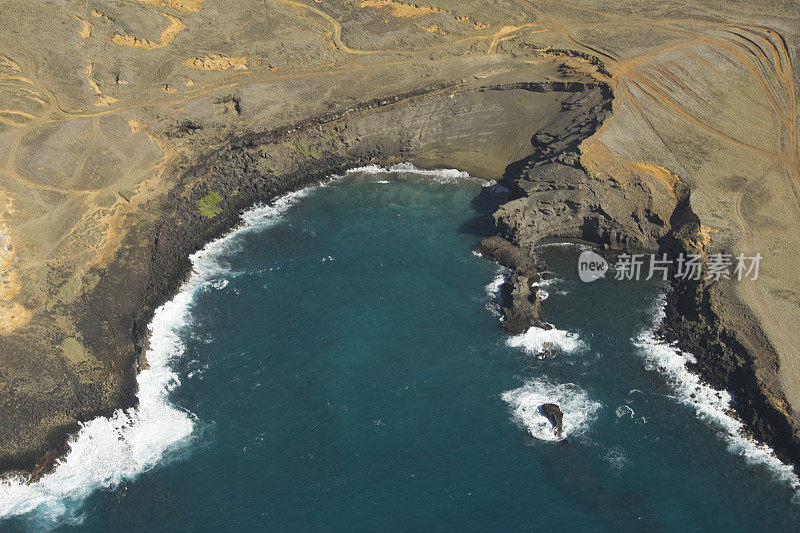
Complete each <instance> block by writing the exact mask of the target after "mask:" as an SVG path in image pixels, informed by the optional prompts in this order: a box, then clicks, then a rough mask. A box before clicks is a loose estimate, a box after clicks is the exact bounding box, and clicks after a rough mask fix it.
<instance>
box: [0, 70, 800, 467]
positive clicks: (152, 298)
mask: <svg viewBox="0 0 800 533" xmlns="http://www.w3.org/2000/svg"><path fill="white" fill-rule="evenodd" d="M507 90H516V91H542V92H547V91H555V92H559V91H564V92H565V93H567V94H568V95H569V94H576V93H582V92H586V91H592V90H599V91H600V93H601V95H602V97H601V98H599V100H600V103H599V104H598V103H597V102H593V103H592V104H591V105H594V113H589V114H588V115H589V120H588V121H587V120H584V121H583V122H579V123H578V124H577V126H575V124H570V127H572V129H571V130H568V131H564V132H561V133H562V134H561V135H559V136H557V138H556V139H554V140H550V141H549V142H542V143H540V144H539V145H536V144H534V152H533V153H532V154H530V155H529V156H528V157H525V158H523V159H522V160H520V161H517V162H515V163H513V164H512V165H509V167H508V169H507V172H506V175H505V176H504V179H503V180H501V183H502V184H504V185H507V186H509V187H510V188H511V189H512V191H514V192H515V197H516V198H514V199H513V200H512V201H511V202H514V201H516V200H520V199H522V198H524V197H527V196H530V197H531V198H533V199H534V200H533V201H539V200H536V198H538V197H539V196H537V195H540V196H541V194H547V193H549V192H550V191H551V190H552V189H548V190H546V191H541V190H536V189H535V187H536V185H537V184H539V183H541V181H539V180H537V179H536V176H537V175H539V176H541V175H542V174H543V172H542V167H543V166H544V165H543V164H541V162H542V161H545V162H546V164H547V165H552V166H551V167H549V168H547V170H548V171H553V170H555V171H556V172H557V173H561V174H560V176H561V177H562V178H563V179H564V181H567V180H569V179H574V178H576V177H578V178H579V179H581V180H583V183H584V184H585V187H586V188H589V189H591V188H592V187H596V188H598V189H597V190H596V191H595V192H598V191H599V193H600V194H608V197H609V198H612V203H613V202H617V201H618V199H617V200H614V196H613V195H614V194H615V193H614V192H613V191H608V190H605V189H602V187H604V186H603V185H602V184H600V185H598V184H593V183H591V182H590V181H589V180H588V175H587V174H586V172H585V170H584V169H583V168H582V167H581V166H580V163H579V162H578V161H576V160H575V159H574V158H575V157H578V158H579V155H578V153H577V146H578V144H579V143H580V142H581V141H583V140H584V139H586V138H588V137H590V136H591V135H593V134H594V133H595V132H596V131H597V129H598V128H599V127H600V125H601V124H602V123H603V120H604V119H605V118H606V117H607V116H608V114H609V113H610V101H611V100H610V98H611V97H610V89H608V88H607V87H606V86H605V85H603V84H600V83H586V82H573V83H572V84H569V83H560V82H559V83H549V84H548V83H547V82H544V83H533V84H531V83H521V82H517V83H513V84H506V85H500V84H494V85H485V86H481V87H479V88H470V87H464V86H458V87H456V86H454V85H442V84H439V85H435V86H432V87H430V88H428V89H426V90H421V91H414V92H412V93H408V94H405V95H399V96H396V97H394V98H393V99H389V100H387V99H378V100H373V101H370V102H367V103H364V104H362V105H360V106H356V107H355V108H352V109H350V110H348V111H346V112H343V113H336V114H332V115H329V116H327V117H321V118H318V119H311V120H307V121H304V122H301V123H298V124H296V125H294V126H285V127H282V128H279V129H277V130H274V131H269V132H263V133H251V134H247V135H243V136H241V137H238V138H236V139H234V140H232V141H230V142H228V143H227V144H226V146H224V147H223V148H220V149H218V150H216V151H214V152H213V153H212V154H210V155H208V156H206V157H204V158H202V159H201V160H200V161H198V162H197V163H195V164H194V165H192V166H190V167H187V168H185V169H184V171H183V178H181V179H180V180H179V184H178V186H176V188H175V189H174V190H173V191H172V192H171V193H170V194H169V197H168V198H167V199H166V200H165V201H164V202H163V203H162V209H163V210H164V213H163V214H162V215H161V216H160V217H159V220H158V222H157V223H156V224H155V226H154V227H153V228H142V231H143V233H142V234H137V233H135V232H134V233H133V234H132V235H130V236H129V237H128V239H133V240H136V239H140V238H142V237H143V235H146V234H147V230H148V229H152V230H153V235H155V237H154V238H153V239H152V240H151V241H150V242H151V243H152V245H151V247H150V256H149V261H148V264H147V265H145V268H146V269H147V271H148V275H147V280H146V282H145V283H144V284H143V286H140V287H139V288H138V289H137V290H136V291H132V294H138V299H137V302H136V309H135V311H134V313H133V314H132V315H131V316H132V318H131V321H130V329H128V330H127V332H128V333H127V334H126V333H125V331H124V330H125V328H122V329H123V333H122V336H123V337H125V336H126V335H127V339H128V342H130V343H132V345H133V347H134V349H133V350H132V351H130V352H129V354H128V356H127V358H126V359H123V362H122V365H121V367H120V368H127V369H129V370H127V371H126V372H127V374H126V375H127V376H128V378H130V379H128V386H127V387H126V388H125V390H123V391H122V392H121V394H120V396H119V398H118V400H119V401H117V402H116V406H115V407H114V408H113V410H112V411H111V412H107V411H100V412H98V413H95V416H109V415H111V414H112V413H113V412H114V411H115V410H116V409H119V408H123V409H124V408H129V407H133V406H134V405H136V403H137V402H136V398H137V397H136V386H135V381H136V376H138V374H139V371H140V370H142V369H143V368H144V366H145V365H144V364H143V363H144V361H143V355H144V354H145V352H146V349H147V344H148V342H149V333H148V325H149V324H150V322H151V320H152V317H153V314H154V312H155V310H156V309H157V308H158V307H159V306H161V305H163V303H165V302H166V301H168V300H169V299H170V297H174V295H175V294H176V291H177V290H178V289H179V287H181V286H182V285H183V283H184V282H185V281H186V279H187V276H188V275H190V274H191V271H192V266H191V262H190V258H189V256H190V254H191V253H194V251H196V250H199V249H202V248H203V246H205V244H207V243H209V242H211V241H213V240H215V239H218V238H219V237H221V236H223V235H225V234H227V233H229V232H230V231H231V230H232V229H234V228H235V226H236V224H237V223H238V221H239V220H240V215H241V212H242V210H244V209H247V208H248V206H254V205H256V204H257V203H259V202H270V201H274V200H275V199H277V198H279V197H281V196H282V195H284V194H288V193H291V192H294V191H297V190H300V189H303V188H306V187H308V186H312V185H313V184H315V183H319V182H321V181H322V180H324V179H325V178H326V177H327V176H329V175H331V174H338V173H341V172H343V171H344V170H346V169H347V168H351V167H354V166H361V165H368V164H379V165H387V166H388V165H389V164H391V163H394V162H398V161H402V160H406V159H412V160H413V159H414V150H413V149H408V150H403V149H402V148H403V147H404V146H403V144H404V143H395V144H394V148H393V149H390V148H388V146H389V145H390V144H391V143H389V142H386V139H389V138H390V137H391V136H392V135H386V136H385V137H384V139H379V140H378V141H372V142H369V143H363V142H362V141H363V138H361V136H360V135H359V133H362V132H363V131H365V129H368V128H367V126H365V125H364V124H363V122H365V121H366V122H369V121H370V118H369V117H368V116H367V117H365V116H364V115H369V114H370V113H375V112H383V111H389V112H391V111H392V110H393V109H397V108H398V107H399V108H403V106H406V105H408V106H413V105H417V104H419V103H420V102H422V103H424V102H425V101H426V100H429V99H436V98H447V97H448V94H449V93H450V92H455V93H457V94H465V93H469V94H477V93H479V92H484V93H485V92H486V91H491V92H492V93H495V92H497V93H500V92H502V91H507ZM603 93H605V94H603ZM562 113H563V112H562ZM351 117H352V122H358V121H361V122H362V123H361V124H356V125H353V124H352V122H350V121H351ZM584 118H585V117H584ZM354 131H355V132H354ZM326 135H330V136H331V137H332V139H330V146H328V147H327V151H324V152H321V153H319V154H313V157H305V156H304V155H303V154H301V156H302V157H298V156H297V154H296V153H295V152H296V151H297V150H298V148H297V144H298V143H301V144H302V143H304V142H306V141H307V140H308V139H309V138H310V139H311V140H314V139H320V138H323V142H327V141H324V138H325V136H326ZM264 147H266V148H264ZM293 147H294V149H293ZM353 147H356V148H355V149H353ZM259 150H266V151H267V153H268V154H269V157H263V158H261V154H260V153H259ZM417 151H419V152H424V150H422V149H420V148H419V147H417ZM254 153H255V154H257V155H255V156H254V155H253V154H254ZM286 154H289V155H286ZM544 154H547V155H546V156H545V155H544ZM281 157H282V158H283V159H282V161H280V162H279V164H278V166H280V164H283V165H284V167H285V168H286V169H287V170H289V171H287V172H285V173H278V172H276V173H274V174H266V175H265V174H264V173H263V172H262V171H260V170H259V169H255V168H254V165H255V163H256V162H257V161H258V160H259V158H261V159H275V158H278V159H280V158H281ZM520 163H521V164H520ZM515 165H516V166H515ZM454 166H455V165H454ZM456 168H458V167H456ZM537 173H538V174H537ZM265 177H266V178H268V179H265ZM242 187H246V188H245V189H244V190H242V189H241V188H242ZM217 189H220V190H221V192H222V194H223V198H224V199H225V207H224V210H223V211H222V213H220V215H218V216H215V217H213V218H209V219H207V220H205V219H203V217H202V216H200V215H199V214H198V213H197V210H196V202H197V201H198V199H200V198H202V197H204V196H205V195H206V194H207V193H208V191H211V190H217ZM578 190H581V189H578ZM187 193H188V194H187ZM522 194H524V195H526V196H522ZM565 194H566V196H564V197H555V198H553V197H548V198H547V201H548V202H550V203H553V202H564V200H565V199H570V198H569V193H565ZM511 202H509V203H511ZM636 202H640V203H641V200H640V199H634V200H633V202H632V203H636ZM578 205H579V206H580V207H579V208H578V211H577V213H578V214H580V215H582V214H584V211H581V210H582V209H584V208H587V207H586V202H585V201H584V200H583V199H579V201H578ZM677 207H678V206H675V208H676V210H677ZM517 208H518V209H517ZM515 209H517V210H516V211H514V210H511V209H509V208H508V204H505V205H503V206H501V207H500V209H498V213H497V214H496V215H495V216H496V219H497V220H498V234H499V235H501V236H502V237H503V238H504V239H506V240H507V241H508V242H510V243H511V244H512V245H513V246H515V247H517V248H519V249H520V250H522V251H523V252H525V253H527V251H526V250H529V249H532V248H533V247H534V246H535V244H536V243H538V242H540V241H541V240H542V239H546V238H555V237H567V238H580V239H582V240H584V241H586V242H592V243H595V244H597V245H600V246H604V245H605V246H606V247H610V248H612V249H629V248H632V247H638V246H642V247H647V246H651V247H653V246H657V245H658V243H657V242H656V241H657V239H654V238H653V236H654V235H658V234H659V232H660V236H659V238H662V239H663V238H664V237H665V236H666V235H668V234H669V232H670V231H672V230H673V229H674V228H672V227H670V226H669V224H666V223H665V224H662V225H661V226H660V227H661V229H662V230H663V229H664V228H668V229H666V230H665V231H661V230H658V231H656V230H653V231H654V233H653V234H648V233H647V232H645V231H642V230H640V229H636V228H633V227H632V226H628V225H626V224H627V222H629V221H626V220H624V219H623V217H621V216H619V215H618V214H617V218H618V219H617V218H613V217H612V220H611V222H610V223H608V225H607V226H603V225H602V224H599V225H597V226H589V227H581V226H573V225H570V224H563V221H559V223H558V224H556V222H555V221H554V220H551V219H548V218H547V217H544V218H541V219H540V220H539V221H540V222H543V223H544V224H543V226H544V230H541V229H540V227H538V226H537V228H536V230H535V233H534V234H531V233H530V231H529V230H530V226H525V225H522V224H521V223H520V221H519V218H520V217H524V216H527V215H529V214H530V211H527V210H526V209H525V206H519V205H517V206H515ZM587 209H590V208H587ZM664 222H666V221H664ZM525 224H528V222H525ZM179 227H182V228H185V229H184V230H177V229H176V228H179ZM526 228H527V229H526ZM693 236H694V235H691V237H693ZM686 240H688V237H686V238H685V239H684V241H686ZM130 261H132V259H131V258H130V257H122V258H120V257H117V258H116V259H115V262H114V263H113V264H112V265H111V266H110V267H109V269H108V272H110V273H111V275H108V276H107V277H104V278H103V279H101V282H100V284H99V285H98V288H97V289H96V290H95V292H94V293H93V294H92V295H91V297H90V298H89V299H88V300H86V301H85V302H84V303H83V308H82V309H81V312H80V313H79V314H80V315H82V316H83V317H84V322H83V323H84V326H85V327H84V330H85V331H87V332H89V334H90V336H91V332H92V331H97V326H96V325H95V326H94V327H93V326H92V324H91V323H90V321H86V318H87V317H91V316H92V314H91V310H92V309H95V308H98V307H97V306H102V305H105V304H106V303H107V302H108V301H109V300H110V299H114V298H116V297H118V296H119V295H123V296H124V295H125V294H126V290H125V287H126V286H127V285H128V284H127V283H120V280H121V279H122V277H125V276H126V275H127V274H128V269H127V268H126V266H127V265H129V264H130ZM133 261H135V259H134V260H133ZM129 296H130V294H129ZM104 302H105V303H104ZM111 307H112V308H114V309H118V307H117V306H111ZM683 310H684V309H683V308H682V307H681V306H680V305H678V304H676V305H675V306H674V310H673V307H670V308H668V313H667V316H668V320H670V318H669V317H673V319H674V320H676V321H677V320H679V319H680V317H682V316H683V315H682V314H681V312H682V311H683ZM701 311H702V309H701ZM714 320H715V319H714V318H713V317H711V318H709V319H706V322H709V323H713V322H714ZM699 324H700V325H699V326H698V327H699V328H700V329H697V330H696V331H697V334H696V336H695V338H696V343H697V345H696V348H698V349H697V350H692V352H693V353H695V354H696V355H698V359H699V360H701V361H706V364H705V365H700V366H698V370H699V371H700V373H701V375H703V374H705V375H704V376H703V377H704V379H707V380H710V379H713V374H712V371H713V367H712V366H710V363H709V362H710V361H711V360H712V359H713V358H712V357H703V356H702V355H701V354H703V353H707V352H708V351H709V348H707V347H706V348H704V344H705V345H708V346H711V345H713V343H714V342H715V338H714V337H713V335H712V334H711V333H709V332H705V333H703V332H702V327H703V325H704V324H705V322H703V321H702V320H701V321H699ZM676 331H678V330H677V329H676ZM676 335H678V333H676ZM103 337H104V336H103V335H100V334H98V335H97V336H96V338H103ZM108 344H109V345H114V342H109V343H108ZM99 351H102V349H100V350H99ZM698 351H699V352H700V354H697V352H698ZM737 353H738V352H737ZM744 353H747V352H746V350H745V352H744ZM739 354H740V355H741V353H739ZM751 359H752V357H751ZM755 384H756V385H757V386H760V385H761V383H755ZM742 386H743V387H744V388H743V389H742V390H746V387H747V386H748V385H747V384H742ZM726 388H727V387H726ZM768 393H770V394H772V393H774V392H773V391H768ZM752 394H754V395H759V394H761V395H763V394H764V391H762V390H760V389H759V388H756V390H754V391H752ZM766 407H768V404H764V405H761V406H753V409H756V410H757V409H764V408H766ZM779 422H780V418H779V417H778V418H775V417H772V416H769V417H765V418H764V419H763V423H761V424H757V425H754V426H753V428H751V429H752V430H753V431H754V434H756V435H757V436H758V435H762V436H763V437H764V438H763V440H764V441H765V442H766V443H767V444H769V445H770V446H771V447H772V448H773V449H776V453H786V454H789V453H791V455H786V456H787V457H789V456H791V457H792V458H793V461H792V462H793V463H794V464H795V467H796V468H797V465H798V464H800V455H798V453H800V452H798V449H800V446H798V442H797V440H796V439H795V440H791V442H786V441H785V440H783V441H781V442H780V443H779V445H778V446H777V447H776V446H775V445H773V443H772V442H770V439H774V436H775V435H776V434H777V433H778V432H777V431H776V430H775V426H776V424H778V423H779ZM73 429H74V428H73ZM56 433H57V434H56V435H54V436H53V437H52V438H51V439H50V441H49V442H48V443H46V444H45V445H44V446H42V447H41V448H40V452H39V453H36V454H34V455H38V458H37V459H33V458H32V457H31V456H27V457H23V458H21V459H19V458H18V462H17V464H16V468H14V467H13V464H12V465H11V467H9V462H8V460H6V462H5V465H4V470H5V471H6V473H9V471H13V470H20V471H25V470H27V471H30V472H32V473H33V478H34V479H35V478H37V477H41V475H43V474H45V473H47V472H49V471H51V470H52V467H53V465H54V463H55V462H56V460H57V459H58V458H59V457H60V456H63V453H64V452H65V451H66V448H65V444H66V439H65V438H64V436H63V433H61V432H59V431H57V432H56ZM67 433H69V434H70V435H72V434H74V431H73V430H72V429H70V430H69V431H67ZM778 450H781V451H780V452H779V451H778ZM785 450H791V452H789V451H785ZM42 458H43V459H42Z"/></svg>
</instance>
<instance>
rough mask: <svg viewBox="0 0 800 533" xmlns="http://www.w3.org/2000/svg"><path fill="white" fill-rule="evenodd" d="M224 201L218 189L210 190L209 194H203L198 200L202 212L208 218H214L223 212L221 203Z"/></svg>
mask: <svg viewBox="0 0 800 533" xmlns="http://www.w3.org/2000/svg"><path fill="white" fill-rule="evenodd" d="M221 201H222V196H220V195H219V193H218V192H217V191H209V193H208V194H206V195H205V196H203V197H202V198H200V199H199V200H198V201H197V205H198V206H199V207H200V214H201V215H203V216H204V217H206V218H214V217H215V216H217V215H219V214H220V213H222V208H221V207H220V206H219V203H220V202H221Z"/></svg>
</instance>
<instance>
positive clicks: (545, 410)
mask: <svg viewBox="0 0 800 533" xmlns="http://www.w3.org/2000/svg"><path fill="white" fill-rule="evenodd" d="M540 409H541V410H542V414H543V415H544V416H545V417H546V418H547V419H548V420H549V421H550V423H551V424H553V433H554V434H555V436H556V437H558V438H561V434H562V433H563V431H564V413H563V412H561V408H560V407H559V406H558V405H556V404H554V403H544V404H542V406H541V407H540Z"/></svg>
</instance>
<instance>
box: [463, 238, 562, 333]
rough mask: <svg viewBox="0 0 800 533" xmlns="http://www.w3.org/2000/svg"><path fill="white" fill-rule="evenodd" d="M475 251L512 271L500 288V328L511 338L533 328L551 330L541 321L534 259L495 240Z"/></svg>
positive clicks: (499, 240)
mask: <svg viewBox="0 0 800 533" xmlns="http://www.w3.org/2000/svg"><path fill="white" fill-rule="evenodd" d="M475 250H476V251H477V252H478V253H480V254H481V255H483V256H484V257H487V258H489V259H492V260H494V261H497V262H498V263H500V264H501V265H503V266H504V267H506V268H509V269H511V271H512V272H511V275H510V276H509V277H508V279H507V280H506V281H504V282H503V284H502V285H501V286H500V294H501V301H502V304H501V307H502V311H503V317H504V320H503V328H505V330H506V331H508V332H509V333H511V334H512V335H518V334H520V333H524V332H525V331H526V330H527V329H528V328H529V327H531V326H532V325H540V326H541V327H544V328H550V327H551V326H550V325H549V324H545V323H543V322H542V321H541V310H542V300H541V297H540V296H539V291H538V290H537V289H536V286H535V285H534V284H535V283H536V282H538V281H539V280H540V276H539V272H538V271H537V269H536V265H535V264H534V262H533V256H532V255H531V254H530V253H528V252H526V251H525V250H523V249H522V248H520V247H518V246H514V245H513V244H511V243H510V242H508V241H507V240H505V239H503V238H502V237H497V236H494V237H488V238H486V239H484V240H483V241H481V243H480V244H479V245H478V246H477V247H476V249H475Z"/></svg>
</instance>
